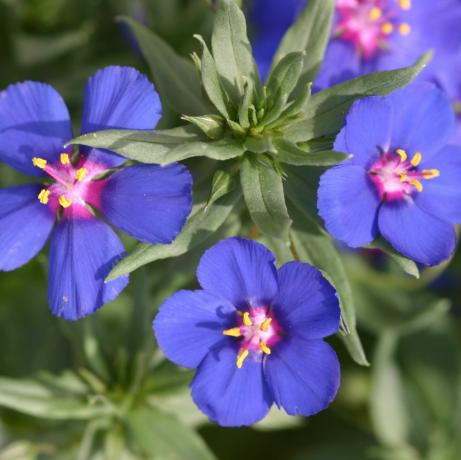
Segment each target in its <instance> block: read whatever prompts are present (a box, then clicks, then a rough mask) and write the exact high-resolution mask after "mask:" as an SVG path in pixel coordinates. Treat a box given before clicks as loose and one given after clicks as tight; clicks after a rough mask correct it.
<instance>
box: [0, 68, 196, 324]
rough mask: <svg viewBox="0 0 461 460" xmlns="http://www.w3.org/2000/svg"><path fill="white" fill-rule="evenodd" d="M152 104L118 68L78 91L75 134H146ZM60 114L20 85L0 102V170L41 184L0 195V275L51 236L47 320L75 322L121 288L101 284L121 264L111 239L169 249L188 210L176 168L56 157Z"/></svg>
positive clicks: (65, 130)
mask: <svg viewBox="0 0 461 460" xmlns="http://www.w3.org/2000/svg"><path fill="white" fill-rule="evenodd" d="M160 116H161V106H160V100H159V97H158V95H157V93H156V92H155V89H154V87H153V86H152V84H151V83H150V82H149V81H148V80H147V78H146V77H145V76H143V75H142V74H140V73H139V72H137V71H136V70H134V69H131V68H126V67H107V68H105V69H103V70H101V71H99V72H97V73H96V74H95V75H94V76H93V77H92V78H90V80H89V81H88V84H87V86H86V89H85V101H84V110H83V119H82V125H81V133H89V132H93V131H98V130H103V129H109V128H114V129H122V128H127V129H153V128H154V127H155V125H156V124H157V122H158V120H159V118H160ZM72 137H73V135H72V127H71V122H70V119H69V113H68V110H67V108H66V106H65V104H64V102H63V100H62V98H61V96H60V95H59V94H58V93H57V92H56V91H55V90H54V89H53V88H52V87H51V86H49V85H46V84H42V83H36V82H30V81H29V82H25V83H19V84H15V85H11V86H9V87H8V88H7V89H6V90H4V91H2V92H0V161H3V162H4V163H6V164H8V165H9V166H11V167H12V168H14V169H16V170H17V171H19V172H21V173H24V174H26V175H28V176H32V177H34V178H38V179H39V180H40V182H43V184H38V183H34V184H31V185H19V186H16V187H11V188H6V189H0V270H4V271H9V270H14V269H16V268H18V267H20V266H22V265H24V264H25V263H27V262H28V261H29V260H30V259H32V258H33V257H34V256H35V255H36V254H37V253H38V252H39V251H40V250H41V249H42V248H43V246H44V245H45V243H46V241H47V240H48V238H49V237H50V236H51V249H50V257H49V294H48V300H49V305H50V309H51V311H52V312H53V313H54V314H55V315H57V316H61V317H63V318H65V319H69V320H76V319H79V318H82V317H84V316H86V315H89V314H91V313H94V312H95V311H96V310H97V309H98V308H99V307H101V306H102V305H103V304H105V303H107V302H109V301H111V300H113V299H114V298H115V297H117V295H118V294H119V293H120V292H121V291H122V290H123V289H124V287H125V286H126V285H127V283H128V277H127V276H122V277H120V278H118V279H116V280H114V281H111V282H110V283H107V284H105V283H104V279H105V278H106V276H107V275H108V274H109V272H110V270H111V268H112V267H113V266H114V264H115V263H116V262H117V261H118V260H119V259H120V258H121V257H122V256H123V255H124V249H123V246H122V243H121V241H120V240H119V238H118V237H117V235H116V234H115V233H114V231H113V230H112V229H111V228H110V227H109V226H108V225H107V224H106V223H104V222H103V221H101V220H99V219H98V218H97V217H96V216H95V212H94V210H97V211H98V212H99V213H100V214H102V216H103V217H104V218H105V220H107V221H108V222H109V223H111V224H113V225H114V226H115V227H117V228H118V229H120V230H122V231H123V232H125V233H127V234H128V235H130V236H132V237H134V238H136V239H138V240H141V241H144V242H147V243H168V242H170V241H172V240H173V239H174V238H175V236H176V235H177V233H178V232H179V231H180V229H181V227H182V226H183V224H184V221H185V219H186V217H187V215H188V214H189V212H190V209H191V186H192V184H191V182H192V181H191V176H190V174H189V172H188V171H187V169H186V168H185V167H183V166H180V165H178V164H173V165H170V166H167V167H165V168H162V167H160V166H157V165H133V166H128V167H124V168H121V166H122V165H123V164H124V163H125V161H126V160H125V159H124V158H122V157H120V156H118V155H116V154H114V153H111V152H109V151H106V150H99V149H91V148H81V149H80V152H79V153H73V151H72V149H70V148H64V147H63V146H64V144H65V143H66V142H67V141H70V140H71V139H72Z"/></svg>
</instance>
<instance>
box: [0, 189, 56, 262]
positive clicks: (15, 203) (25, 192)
mask: <svg viewBox="0 0 461 460" xmlns="http://www.w3.org/2000/svg"><path fill="white" fill-rule="evenodd" d="M39 192H40V186H39V185H20V186H18V187H11V188H6V189H0V270H5V271H9V270H15V269H16V268H18V267H21V266H22V265H24V264H25V263H27V262H29V260H30V259H32V258H33V257H34V256H35V255H36V254H37V253H38V252H39V251H40V250H41V249H42V248H43V246H44V245H45V243H46V241H47V239H48V237H49V235H50V233H51V230H52V228H53V224H54V214H53V213H52V212H51V211H50V209H49V207H48V206H44V205H43V204H41V203H40V202H39V201H38V199H37V196H38V194H39Z"/></svg>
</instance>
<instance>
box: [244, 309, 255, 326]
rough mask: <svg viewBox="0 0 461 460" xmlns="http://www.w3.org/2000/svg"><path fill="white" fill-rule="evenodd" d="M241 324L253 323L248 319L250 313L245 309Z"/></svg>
mask: <svg viewBox="0 0 461 460" xmlns="http://www.w3.org/2000/svg"><path fill="white" fill-rule="evenodd" d="M243 324H244V325H245V326H252V325H253V322H252V321H251V319H250V313H248V312H247V311H246V312H245V313H244V314H243Z"/></svg>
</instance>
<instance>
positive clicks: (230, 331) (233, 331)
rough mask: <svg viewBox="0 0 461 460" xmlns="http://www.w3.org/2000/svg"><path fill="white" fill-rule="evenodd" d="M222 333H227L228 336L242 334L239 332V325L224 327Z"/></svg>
mask: <svg viewBox="0 0 461 460" xmlns="http://www.w3.org/2000/svg"><path fill="white" fill-rule="evenodd" d="M222 333H223V335H228V336H229V337H240V336H241V335H242V334H240V328H239V327H233V328H231V329H226V330H225V331H222Z"/></svg>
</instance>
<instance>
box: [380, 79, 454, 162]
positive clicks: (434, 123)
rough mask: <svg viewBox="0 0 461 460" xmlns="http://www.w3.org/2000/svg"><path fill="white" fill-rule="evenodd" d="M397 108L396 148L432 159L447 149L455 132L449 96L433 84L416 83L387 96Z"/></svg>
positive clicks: (394, 142) (393, 131)
mask: <svg viewBox="0 0 461 460" xmlns="http://www.w3.org/2000/svg"><path fill="white" fill-rule="evenodd" d="M387 100H388V101H389V103H390V104H391V105H392V109H393V128H392V148H394V149H404V150H405V151H407V152H408V154H409V155H414V153H416V152H421V153H422V155H423V158H424V160H428V159H429V158H430V157H432V155H434V154H436V153H437V152H438V151H439V150H440V149H441V148H442V147H444V146H445V145H446V144H447V142H448V140H449V139H450V137H451V136H452V135H453V133H454V130H455V116H454V113H453V110H452V108H451V104H450V102H449V100H448V98H447V96H446V95H445V94H444V93H443V92H442V91H441V90H440V89H438V88H437V87H436V86H435V85H432V84H430V83H414V84H412V85H410V86H407V87H406V88H403V89H400V90H398V91H396V92H394V93H392V94H391V95H389V96H387Z"/></svg>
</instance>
